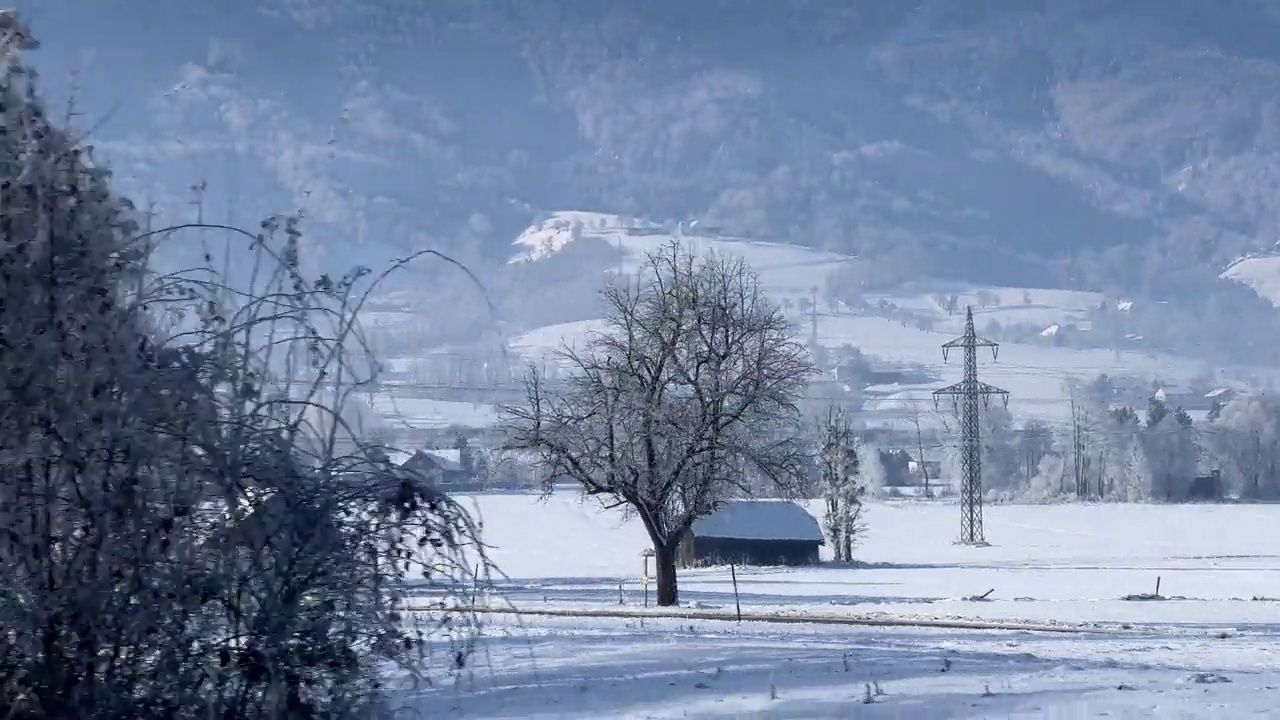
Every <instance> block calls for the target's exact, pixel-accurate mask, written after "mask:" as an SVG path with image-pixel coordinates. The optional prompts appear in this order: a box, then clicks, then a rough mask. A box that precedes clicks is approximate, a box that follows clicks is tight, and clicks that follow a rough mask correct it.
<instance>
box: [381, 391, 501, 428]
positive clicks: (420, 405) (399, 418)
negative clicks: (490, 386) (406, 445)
mask: <svg viewBox="0 0 1280 720" xmlns="http://www.w3.org/2000/svg"><path fill="white" fill-rule="evenodd" d="M359 397H360V401H361V402H362V403H364V404H367V405H368V406H369V407H371V408H372V409H373V410H374V412H376V413H377V414H378V415H380V416H381V417H382V418H383V419H384V420H385V422H386V424H387V425H389V426H390V427H393V428H408V429H412V430H437V429H442V428H447V427H450V426H453V425H457V426H460V427H471V428H481V427H488V426H490V425H492V424H493V423H494V422H496V421H497V419H498V409H497V408H496V407H494V406H492V405H488V404H485V403H469V402H453V401H448V400H434V399H429V398H415V397H398V396H395V395H391V394H389V393H362V394H360V396H359Z"/></svg>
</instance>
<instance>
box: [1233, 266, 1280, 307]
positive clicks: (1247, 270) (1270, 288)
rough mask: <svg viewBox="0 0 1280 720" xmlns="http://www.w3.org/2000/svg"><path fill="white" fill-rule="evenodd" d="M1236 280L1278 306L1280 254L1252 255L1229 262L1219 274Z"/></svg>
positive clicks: (1279, 295)
mask: <svg viewBox="0 0 1280 720" xmlns="http://www.w3.org/2000/svg"><path fill="white" fill-rule="evenodd" d="M1219 277H1221V278H1222V279H1224V280H1232V281H1234V282H1238V283H1240V284H1241V285H1244V286H1245V287H1248V288H1250V289H1251V290H1253V291H1254V292H1256V293H1258V296H1259V297H1261V298H1262V299H1264V300H1267V301H1268V302H1270V303H1271V304H1272V305H1275V306H1276V307H1280V254H1272V255H1252V256H1246V257H1243V258H1240V259H1239V260H1236V261H1235V262H1233V263H1231V265H1229V266H1228V267H1227V269H1226V270H1224V271H1223V272H1222V274H1221V275H1220V276H1219Z"/></svg>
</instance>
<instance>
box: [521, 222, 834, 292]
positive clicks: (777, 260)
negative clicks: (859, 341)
mask: <svg viewBox="0 0 1280 720" xmlns="http://www.w3.org/2000/svg"><path fill="white" fill-rule="evenodd" d="M584 240H585V241H596V242H603V243H606V244H608V246H609V247H611V248H614V249H617V250H619V251H621V253H622V255H623V258H622V264H621V265H622V266H621V270H622V271H623V272H631V271H632V270H633V269H634V268H635V267H636V265H637V264H638V263H639V262H640V261H641V260H642V259H643V258H644V256H645V254H646V253H649V252H652V251H654V250H657V249H659V248H661V247H663V246H665V245H666V244H667V243H670V242H672V241H673V240H675V241H676V242H678V243H680V244H681V245H684V246H687V247H689V248H691V249H692V250H693V251H694V252H704V251H715V252H721V253H725V254H728V255H732V256H736V257H741V258H742V259H743V260H745V261H746V262H747V264H748V265H750V266H751V268H752V269H753V270H754V271H755V272H756V274H758V275H759V276H760V280H761V283H762V284H764V286H765V287H766V289H767V290H768V291H769V292H770V293H771V294H773V295H774V296H776V297H784V296H808V295H810V294H811V293H813V292H814V291H818V292H822V289H823V288H824V287H825V285H826V280H827V275H828V274H829V273H830V272H831V271H832V270H834V269H836V268H838V267H840V266H842V265H844V264H846V263H849V262H851V261H853V260H855V258H854V257H853V256H850V255H841V254H839V253H832V252H826V251H822V250H814V249H812V248H806V247H801V246H799V245H788V244H785V243H770V242H759V241H755V240H749V239H746V238H739V237H732V236H728V235H723V234H720V233H718V232H715V231H713V230H710V229H707V228H703V227H702V226H701V224H700V223H698V222H697V221H694V222H690V223H680V224H676V225H673V226H664V225H660V224H658V223H654V222H651V221H648V220H640V219H636V218H623V217H621V216H618V215H610V214H607V213H594V212H580V211H564V212H556V213H552V214H551V216H550V217H548V218H546V219H545V220H542V221H541V222H538V223H535V224H534V225H532V226H530V227H529V228H527V229H525V231H524V232H522V233H521V234H520V236H519V237H517V238H516V239H515V241H514V242H513V243H512V244H513V245H514V247H515V249H516V253H515V255H514V256H513V257H512V258H511V259H510V260H508V263H509V264H518V263H522V262H539V261H544V260H547V259H549V258H551V257H553V256H555V255H556V254H557V253H559V252H561V251H563V250H564V249H565V248H567V247H569V246H570V245H572V244H574V243H575V242H581V241H584ZM616 269H618V268H616V267H610V268H601V270H602V271H604V270H609V271H613V270H616Z"/></svg>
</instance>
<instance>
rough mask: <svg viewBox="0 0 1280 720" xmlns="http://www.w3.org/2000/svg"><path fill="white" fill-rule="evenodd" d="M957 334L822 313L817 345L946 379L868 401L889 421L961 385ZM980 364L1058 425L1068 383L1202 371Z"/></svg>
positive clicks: (1071, 356)
mask: <svg viewBox="0 0 1280 720" xmlns="http://www.w3.org/2000/svg"><path fill="white" fill-rule="evenodd" d="M601 327H602V325H601V323H600V322H599V321H584V322H574V323H564V324H561V325H553V326H549V327H543V328H538V329H537V330H534V331H532V332H529V333H525V334H524V335H521V336H519V337H517V338H515V339H513V340H512V349H513V350H515V351H516V352H519V353H521V354H523V355H526V356H528V357H541V356H544V355H545V354H546V353H547V352H548V351H549V350H552V349H554V348H556V347H558V346H560V345H561V344H562V343H565V344H570V345H572V344H574V343H578V344H581V343H582V342H583V341H584V340H585V339H586V338H587V336H588V335H589V334H590V333H591V332H593V331H598V330H600V329H601ZM956 332H958V328H947V329H945V330H933V331H926V330H919V329H917V328H914V327H904V326H903V325H902V324H901V323H898V322H894V321H892V320H888V319H885V318H878V317H861V316H857V315H853V314H830V313H821V312H820V313H818V341H819V342H820V343H822V344H823V345H826V346H828V347H840V346H842V345H851V346H853V347H856V348H859V349H861V350H862V351H863V352H864V353H866V354H868V355H872V356H874V357H876V358H879V359H881V360H887V361H898V362H907V363H915V364H919V365H922V366H925V367H926V368H928V369H930V370H932V371H934V372H936V373H937V374H938V375H939V376H940V377H941V381H940V382H938V383H931V384H929V385H921V386H902V387H899V388H896V389H891V390H890V392H888V393H887V394H886V396H885V397H882V398H879V399H876V400H872V401H870V402H869V404H868V408H867V409H868V410H869V411H872V414H875V413H876V411H878V413H879V414H881V415H883V416H885V417H891V416H895V415H900V414H901V413H900V412H899V411H904V410H910V409H912V408H913V407H920V408H921V409H924V406H925V405H927V406H928V408H930V409H931V408H932V407H933V406H932V401H931V400H929V397H930V392H931V391H932V390H933V389H935V388H937V387H940V386H941V385H943V384H949V383H953V382H957V381H959V380H960V379H961V373H962V367H961V364H960V358H958V357H952V358H951V359H950V360H949V361H948V362H944V361H943V357H942V349H941V346H942V344H943V343H945V342H947V341H948V340H951V339H953V337H954V336H955V334H956ZM979 363H980V366H979V368H980V369H979V372H980V373H981V377H982V379H983V380H984V381H985V382H989V383H991V384H993V385H998V386H1000V387H1003V388H1005V389H1006V390H1008V391H1009V392H1010V394H1011V397H1010V401H1009V409H1010V411H1012V412H1013V413H1014V415H1015V416H1023V417H1040V418H1045V419H1049V420H1053V421H1057V420H1065V419H1068V418H1070V413H1071V406H1070V404H1069V402H1068V399H1067V397H1066V394H1065V392H1064V389H1063V385H1064V381H1065V380H1067V379H1068V378H1077V379H1081V380H1086V381H1087V380H1091V379H1093V378H1095V377H1097V376H1098V375H1099V374H1100V373H1108V374H1111V375H1118V374H1133V375H1139V376H1148V375H1149V376H1151V377H1157V376H1159V377H1163V378H1170V379H1171V378H1189V377H1191V376H1193V375H1195V374H1196V373H1197V372H1198V371H1199V370H1200V365H1199V364H1198V363H1196V362H1194V361H1191V360H1183V359H1177V358H1167V357H1151V356H1149V355H1138V354H1135V353H1126V354H1124V355H1117V354H1116V353H1114V352H1111V351H1107V350H1073V349H1069V348H1056V347H1039V346H1034V345H1023V344H1016V343H1007V344H1002V345H1001V347H1000V355H999V359H998V361H995V362H993V361H992V359H991V356H990V354H985V355H984V356H982V357H980V358H979ZM867 419H868V420H871V419H873V418H867Z"/></svg>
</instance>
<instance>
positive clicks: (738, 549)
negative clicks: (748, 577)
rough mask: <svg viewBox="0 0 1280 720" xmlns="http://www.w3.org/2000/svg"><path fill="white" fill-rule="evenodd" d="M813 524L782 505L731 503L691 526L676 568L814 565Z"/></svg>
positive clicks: (816, 531)
mask: <svg viewBox="0 0 1280 720" xmlns="http://www.w3.org/2000/svg"><path fill="white" fill-rule="evenodd" d="M822 545H823V539H822V528H821V527H820V526H819V525H818V520H817V519H816V518H814V517H813V516H812V515H810V514H809V512H808V511H807V510H805V509H804V508H803V507H801V506H800V505H797V504H796V503H793V502H787V501H783V500H733V501H730V502H728V503H725V505H724V506H723V507H721V508H720V509H719V510H717V511H716V512H714V513H712V514H710V515H708V516H706V517H704V518H701V519H699V520H697V521H696V522H694V524H693V529H692V530H691V531H690V532H689V533H687V534H686V535H685V538H684V540H683V541H682V542H681V543H680V564H681V565H683V566H684V567H697V566H703V565H729V564H735V565H816V564H817V563H818V549H819V548H820V547H821V546H822Z"/></svg>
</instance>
